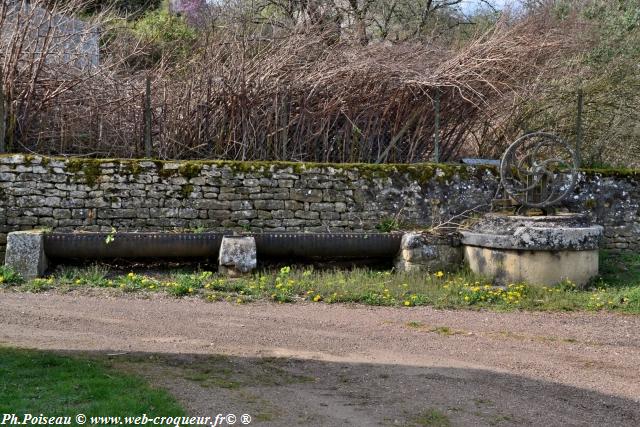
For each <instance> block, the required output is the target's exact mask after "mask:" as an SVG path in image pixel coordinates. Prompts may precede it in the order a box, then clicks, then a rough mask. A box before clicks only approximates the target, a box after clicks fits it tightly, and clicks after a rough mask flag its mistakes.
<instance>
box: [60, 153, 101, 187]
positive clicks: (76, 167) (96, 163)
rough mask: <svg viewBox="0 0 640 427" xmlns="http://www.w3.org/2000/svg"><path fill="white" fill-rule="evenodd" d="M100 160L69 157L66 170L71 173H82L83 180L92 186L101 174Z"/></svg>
mask: <svg viewBox="0 0 640 427" xmlns="http://www.w3.org/2000/svg"><path fill="white" fill-rule="evenodd" d="M100 165H101V161H100V160H97V159H69V160H67V163H66V170H67V172H70V173H72V174H76V175H77V174H79V173H80V172H82V173H83V174H84V180H85V182H86V184H87V185H88V186H89V187H94V186H95V185H96V183H97V182H98V179H99V178H100V176H101V175H102V170H101V167H100Z"/></svg>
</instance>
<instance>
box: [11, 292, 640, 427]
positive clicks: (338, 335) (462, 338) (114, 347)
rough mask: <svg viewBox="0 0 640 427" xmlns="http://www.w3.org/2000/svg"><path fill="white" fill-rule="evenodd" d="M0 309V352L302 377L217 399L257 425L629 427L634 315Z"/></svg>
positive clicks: (96, 303)
mask: <svg viewBox="0 0 640 427" xmlns="http://www.w3.org/2000/svg"><path fill="white" fill-rule="evenodd" d="M0 308H1V310H0V343H3V344H7V345H15V346H22V347H36V348H42V349H55V350H73V351H97V352H108V353H114V352H129V353H135V354H139V353H144V354H147V353H152V354H158V353H162V354H165V359H163V360H165V362H166V360H169V359H171V358H173V359H176V358H178V359H179V360H183V361H186V362H185V363H186V364H187V365H188V366H189V369H192V367H193V366H204V365H206V364H207V363H213V362H211V360H212V359H210V357H211V356H210V355H226V356H228V358H227V359H225V360H226V361H225V363H229V364H230V366H233V367H235V369H236V371H237V372H243V373H244V374H245V380H246V379H247V378H249V377H246V375H248V374H247V373H248V372H253V371H251V369H254V368H255V367H256V366H258V365H257V364H259V363H260V362H261V361H264V360H269V361H273V360H279V362H278V371H273V370H272V371H269V372H279V374H277V375H280V376H282V375H281V374H283V373H286V374H287V375H292V377H291V378H298V376H299V377H300V378H302V377H303V376H306V377H309V378H311V379H312V381H295V380H293V381H281V382H280V383H277V384H275V385H274V384H272V383H267V382H265V381H262V382H261V381H257V382H256V383H255V384H246V387H243V388H242V390H241V391H243V392H244V393H245V395H242V394H238V393H239V392H240V391H238V390H230V389H226V388H225V389H224V390H220V392H219V393H217V400H215V399H214V401H215V402H216V404H218V405H219V404H221V403H224V405H226V407H228V408H234V407H237V408H238V410H242V404H243V403H246V402H247V401H248V400H247V398H246V395H247V394H251V395H254V396H258V397H259V399H258V400H259V401H258V403H255V402H253V403H251V404H247V405H248V406H249V407H250V409H252V410H254V411H257V412H260V413H267V414H268V416H264V417H262V418H261V419H262V421H263V424H265V425H267V424H270V425H292V423H293V425H295V424H296V423H304V424H308V425H314V424H315V425H331V424H332V425H335V423H338V424H352V425H372V424H378V423H382V424H391V425H393V424H402V425H411V423H415V424H416V425H420V423H422V422H424V419H421V418H420V414H423V415H424V414H425V413H426V414H427V415H424V416H427V417H428V415H429V411H430V410H431V409H434V410H437V411H438V413H442V414H444V415H445V416H446V417H447V418H448V419H449V420H450V421H451V423H452V424H454V425H458V424H461V425H468V424H474V425H483V424H484V425H496V424H498V425H500V424H502V425H510V424H519V425H521V424H525V425H527V424H528V425H536V424H540V423H545V424H547V425H600V424H604V423H606V424H609V425H640V371H639V370H638V367H639V366H640V316H623V315H616V314H605V313H493V312H484V311H481V312H477V311H464V310H457V311H446V310H434V309H431V308H427V307H420V308H384V307H365V306H348V305H327V304H322V303H319V304H311V303H309V304H304V303H298V304H272V303H266V302H264V303H251V304H246V305H236V304H230V303H207V302H204V301H201V300H198V299H182V300H176V299H172V298H168V297H164V296H151V297H148V298H141V297H122V296H112V295H105V294H97V295H85V294H83V295H79V294H76V295H74V294H66V295H60V294H56V293H47V294H37V295H33V294H25V293H14V292H9V291H0ZM266 358H285V359H266ZM215 360H218V361H219V359H215ZM172 363H173V366H175V362H172ZM270 363H271V362H270ZM273 363H276V362H273ZM128 366H129V365H128ZM154 366H155V367H150V366H149V365H148V364H147V365H146V368H145V369H143V370H144V371H145V372H146V375H148V376H149V377H150V378H155V382H157V383H158V384H161V385H163V386H165V387H168V388H169V389H170V390H171V391H172V392H174V393H175V394H176V395H178V397H179V398H180V399H181V400H182V401H183V402H185V404H186V405H187V406H188V409H189V410H190V411H191V412H193V413H202V412H201V411H212V410H214V409H215V408H214V407H213V406H211V405H212V398H211V391H210V388H209V389H207V388H206V387H201V386H200V385H197V384H196V385H194V383H193V381H191V382H189V381H187V380H186V379H185V378H184V376H175V378H174V377H171V376H170V375H169V376H168V375H167V374H166V370H165V371H162V370H158V369H159V368H158V366H159V364H157V363H156V364H155V365H154ZM182 368H184V366H182ZM271 368H272V367H271ZM271 368H269V369H271ZM274 369H275V368H274ZM231 371H233V369H232V370H231ZM236 371H233V372H236ZM256 375H257V374H256ZM274 375H275V374H274ZM277 375H276V376H277ZM255 378H259V376H256V377H255ZM283 378H284V377H283ZM287 378H288V377H287ZM200 389H202V390H200ZM207 390H208V391H207ZM234 393H235V394H234ZM266 394H268V395H269V398H268V399H267V400H268V401H264V400H265V399H264V395H266ZM243 396H244V397H243ZM260 399H262V400H260ZM247 405H245V406H247ZM251 405H253V406H251ZM245 409H246V408H245ZM425 411H426V412H425Z"/></svg>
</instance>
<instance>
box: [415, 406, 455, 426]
mask: <svg viewBox="0 0 640 427" xmlns="http://www.w3.org/2000/svg"><path fill="white" fill-rule="evenodd" d="M414 423H415V425H418V426H438V427H449V426H450V425H451V421H450V420H449V417H447V416H446V415H445V414H443V413H442V412H440V411H438V410H437V409H429V410H428V411H425V412H423V413H422V414H420V415H419V416H418V417H416V418H415V420H414Z"/></svg>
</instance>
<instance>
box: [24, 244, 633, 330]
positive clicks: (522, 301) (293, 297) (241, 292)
mask: <svg viewBox="0 0 640 427" xmlns="http://www.w3.org/2000/svg"><path fill="white" fill-rule="evenodd" d="M602 264H603V267H602V272H603V274H602V277H601V278H600V279H598V280H597V281H595V282H594V283H593V285H592V286H590V287H587V288H584V289H579V288H577V287H576V285H575V284H573V283H571V282H569V281H565V282H562V283H559V284H557V285H555V286H532V285H526V284H522V283H513V284H509V285H508V286H494V285H493V284H492V283H491V282H490V281H489V280H487V279H486V278H483V277H480V276H477V275H474V274H472V273H470V272H469V271H467V270H461V271H458V272H456V273H444V272H441V271H438V272H435V273H432V274H426V273H423V272H407V273H394V272H392V271H374V270H367V269H354V270H350V271H345V270H314V269H312V268H291V267H289V266H285V267H282V268H280V269H278V270H271V271H269V270H267V271H262V272H260V273H256V274H255V275H253V276H247V277H242V278H237V279H230V278H228V277H225V276H221V275H218V274H215V273H212V272H207V271H201V272H195V273H170V274H165V275H164V276H162V275H160V276H158V275H156V276H157V277H153V278H152V277H147V276H145V275H140V274H134V273H128V274H125V275H120V276H113V274H111V273H110V272H109V271H108V269H106V268H105V267H101V266H91V267H88V268H87V269H77V268H65V269H60V270H59V271H58V272H56V273H54V275H53V276H52V278H53V281H51V282H46V283H39V282H38V283H35V284H32V285H30V287H27V286H24V287H23V288H24V290H31V291H37V289H36V288H38V287H42V288H44V287H49V286H50V287H53V288H58V287H60V288H64V286H65V285H66V286H105V287H119V288H121V289H122V290H123V291H128V292H138V291H146V292H149V291H163V292H167V293H169V294H171V295H174V296H176V297H182V296H188V295H192V296H200V297H202V298H204V299H206V300H207V301H220V300H226V301H230V302H236V303H238V304H243V303H247V302H250V301H254V300H257V299H270V300H272V301H275V302H278V303H290V302H296V301H307V302H310V303H319V302H324V303H360V304H367V305H378V306H403V307H414V306H425V305H428V306H432V307H436V308H447V309H450V308H467V309H476V310H477V309H491V310H497V311H509V310H535V311H573V310H591V311H600V310H607V311H620V312H625V313H636V314H640V256H638V255H611V254H605V255H604V256H603V263H602ZM619 265H624V266H625V268H626V271H627V273H625V274H626V275H624V276H623V278H622V279H621V278H620V277H618V276H616V275H615V273H614V270H615V268H616V266H619ZM108 274H110V275H111V276H113V277H112V279H108V278H107V275H108ZM49 279H51V278H49ZM49 279H47V280H49ZM406 326H407V327H410V328H420V327H421V326H420V324H419V322H414V323H412V322H409V323H408V324H407V325H406ZM432 332H436V333H441V334H444V333H445V331H444V330H442V331H432ZM453 332H454V333H456V331H453ZM457 332H460V331H457Z"/></svg>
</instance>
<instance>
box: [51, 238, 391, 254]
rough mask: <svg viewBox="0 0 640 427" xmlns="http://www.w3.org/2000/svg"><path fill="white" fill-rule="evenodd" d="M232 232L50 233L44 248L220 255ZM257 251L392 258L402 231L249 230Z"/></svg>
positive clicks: (75, 251) (66, 251)
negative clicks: (224, 238) (222, 243)
mask: <svg viewBox="0 0 640 427" xmlns="http://www.w3.org/2000/svg"><path fill="white" fill-rule="evenodd" d="M225 235H232V234H231V233H171V232H144V233H129V232H122V233H120V232H119V233H115V234H113V239H109V240H110V242H109V243H107V237H108V236H109V234H108V233H59V232H55V233H46V234H45V236H44V250H45V253H46V255H47V256H48V257H50V258H55V259H105V258H216V257H217V256H218V253H219V250H220V244H221V242H222V237H223V236H225ZM242 235H243V236H252V237H254V238H255V241H256V250H257V253H258V256H264V257H274V258H280V257H282V258H293V257H300V258H328V259H340V258H365V257H368V258H390V257H393V256H395V255H396V254H397V253H398V251H399V249H400V241H401V239H402V234H401V233H246V234H242Z"/></svg>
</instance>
